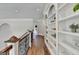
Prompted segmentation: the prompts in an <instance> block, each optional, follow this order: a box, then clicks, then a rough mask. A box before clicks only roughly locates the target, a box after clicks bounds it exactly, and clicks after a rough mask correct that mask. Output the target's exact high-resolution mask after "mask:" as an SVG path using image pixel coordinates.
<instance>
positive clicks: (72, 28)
mask: <svg viewBox="0 0 79 59" xmlns="http://www.w3.org/2000/svg"><path fill="white" fill-rule="evenodd" d="M69 27H70V28H71V31H72V32H77V31H76V30H77V29H78V28H79V26H78V24H71V25H70V26H69Z"/></svg>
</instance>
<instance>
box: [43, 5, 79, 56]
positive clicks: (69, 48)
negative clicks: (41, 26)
mask: <svg viewBox="0 0 79 59" xmlns="http://www.w3.org/2000/svg"><path fill="white" fill-rule="evenodd" d="M74 5H75V3H57V4H48V7H47V10H46V13H44V15H45V19H44V20H45V24H46V25H45V26H46V30H45V31H46V34H45V42H46V45H47V46H48V48H49V51H50V53H51V54H59V55H61V54H62V55H71V54H72V55H75V54H79V51H78V49H79V43H78V42H79V39H78V38H79V28H78V29H77V30H76V32H74V31H72V29H71V26H72V25H73V24H74V25H78V26H79V12H74V11H73V7H74ZM49 43H50V44H49Z"/></svg>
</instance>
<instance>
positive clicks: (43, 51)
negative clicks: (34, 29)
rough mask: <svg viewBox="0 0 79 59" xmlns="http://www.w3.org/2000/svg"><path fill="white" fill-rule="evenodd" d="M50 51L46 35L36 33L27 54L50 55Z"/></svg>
mask: <svg viewBox="0 0 79 59" xmlns="http://www.w3.org/2000/svg"><path fill="white" fill-rule="evenodd" d="M49 54H50V53H49V51H48V49H47V47H46V46H45V43H44V37H43V36H41V35H34V37H33V42H32V47H31V48H29V50H28V53H27V55H49Z"/></svg>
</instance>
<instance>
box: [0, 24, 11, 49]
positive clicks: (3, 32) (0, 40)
mask: <svg viewBox="0 0 79 59" xmlns="http://www.w3.org/2000/svg"><path fill="white" fill-rule="evenodd" d="M11 34H12V32H11V30H10V26H9V24H7V23H4V24H2V25H0V48H1V47H3V46H5V44H4V41H6V40H7V39H9V38H10V36H11Z"/></svg>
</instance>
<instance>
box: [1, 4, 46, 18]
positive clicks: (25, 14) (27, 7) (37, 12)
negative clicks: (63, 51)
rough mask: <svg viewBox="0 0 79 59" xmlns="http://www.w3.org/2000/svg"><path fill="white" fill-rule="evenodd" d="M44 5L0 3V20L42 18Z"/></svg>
mask: <svg viewBox="0 0 79 59" xmlns="http://www.w3.org/2000/svg"><path fill="white" fill-rule="evenodd" d="M45 5H46V4H45V3H2V4H1V3H0V18H34V19H38V18H41V17H42V13H43V10H44V8H45Z"/></svg>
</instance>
